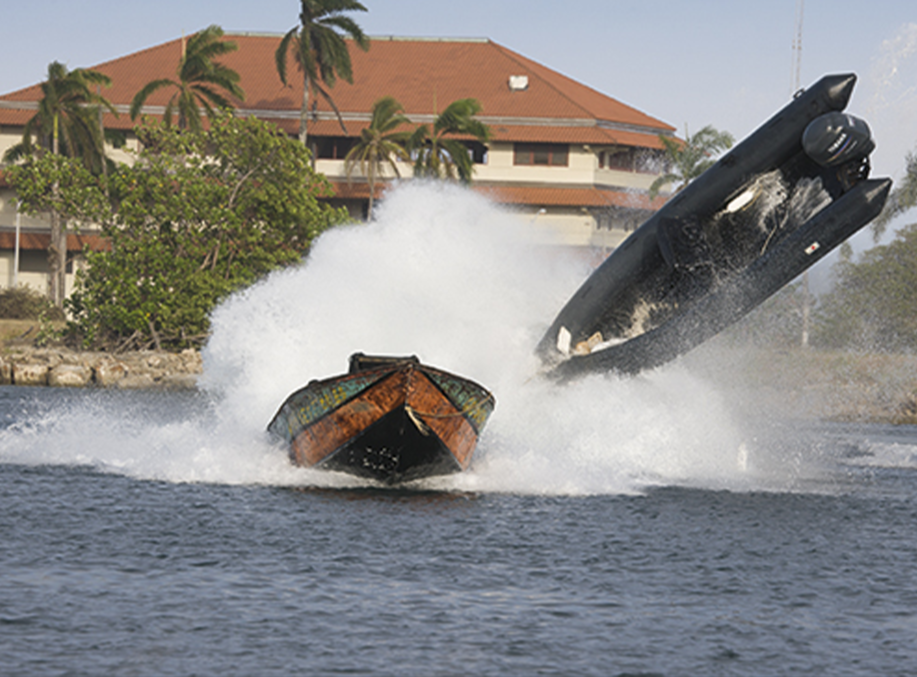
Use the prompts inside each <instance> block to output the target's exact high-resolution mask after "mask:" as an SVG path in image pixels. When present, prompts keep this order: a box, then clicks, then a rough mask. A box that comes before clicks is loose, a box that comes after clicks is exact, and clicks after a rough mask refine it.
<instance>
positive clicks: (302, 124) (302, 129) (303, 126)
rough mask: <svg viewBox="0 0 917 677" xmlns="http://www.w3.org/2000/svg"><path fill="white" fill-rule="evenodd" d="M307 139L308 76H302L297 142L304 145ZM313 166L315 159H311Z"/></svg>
mask: <svg viewBox="0 0 917 677" xmlns="http://www.w3.org/2000/svg"><path fill="white" fill-rule="evenodd" d="M308 137H309V75H308V74H304V75H303V76H302V106H301V107H300V108H299V142H300V143H301V144H302V145H304V146H305V145H306V140H307V139H308ZM312 163H313V165H314V164H315V158H314V157H313V158H312Z"/></svg>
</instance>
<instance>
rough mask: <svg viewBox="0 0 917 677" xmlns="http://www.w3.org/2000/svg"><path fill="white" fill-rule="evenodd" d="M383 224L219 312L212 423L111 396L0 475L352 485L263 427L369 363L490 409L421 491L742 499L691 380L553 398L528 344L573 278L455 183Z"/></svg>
mask: <svg viewBox="0 0 917 677" xmlns="http://www.w3.org/2000/svg"><path fill="white" fill-rule="evenodd" d="M377 215H378V220H377V221H375V222H373V223H370V224H367V225H355V226H350V227H346V228H339V229H335V230H332V231H330V232H328V233H326V234H325V235H323V236H322V237H321V238H320V239H319V241H318V242H317V243H316V245H315V247H314V248H313V251H312V253H311V255H310V256H309V258H308V260H307V261H306V263H304V264H303V265H301V266H299V267H297V268H294V269H289V270H286V271H283V272H280V273H277V274H275V275H272V276H270V277H269V278H267V279H266V280H264V281H263V282H261V283H260V284H258V285H256V286H254V287H252V288H250V289H248V290H246V291H244V292H242V293H240V294H237V295H235V296H233V297H232V298H230V299H229V300H228V301H227V302H226V303H224V304H223V305H221V306H220V307H219V308H218V309H217V310H216V311H215V313H214V316H213V334H212V338H211V340H210V341H209V343H208V345H207V347H206V349H205V351H204V364H205V374H204V377H203V380H202V384H201V385H202V388H203V389H204V391H205V392H206V393H207V394H209V395H210V396H211V397H212V400H213V402H214V404H213V406H212V407H211V408H208V409H206V411H201V410H195V409H194V408H193V407H192V408H191V410H190V411H189V413H188V414H187V417H186V418H181V417H178V418H176V416H175V415H174V414H173V415H170V416H166V417H164V418H163V417H161V416H160V417H155V416H151V415H150V413H149V412H148V411H147V410H146V409H145V407H146V406H147V405H145V404H144V403H143V402H140V403H139V404H137V405H136V406H133V407H131V409H130V410H129V411H123V410H114V409H113V408H112V407H111V406H110V403H111V401H112V397H111V395H108V396H106V397H105V400H106V401H99V400H94V399H92V398H90V399H89V400H86V399H85V398H84V399H79V400H75V404H74V405H73V406H72V407H64V408H62V409H61V408H58V409H57V410H55V411H53V412H51V411H49V412H47V414H46V415H45V416H43V417H40V418H39V419H32V420H29V421H26V422H25V423H22V424H17V425H15V426H13V428H10V429H7V430H5V431H0V449H2V451H0V460H5V461H13V462H32V463H87V464H90V465H94V466H97V467H100V468H104V469H108V470H112V471H114V472H119V473H123V474H126V475H130V476H134V477H141V478H155V479H164V480H167V481H208V482H219V483H265V484H276V485H302V484H306V485H318V486H341V485H346V486H351V485H354V484H360V482H359V481H358V480H354V479H352V478H349V477H345V476H340V475H337V474H332V473H322V472H318V471H310V470H305V469H301V468H294V467H293V466H291V465H290V464H289V462H288V461H287V459H286V454H285V452H284V450H283V449H281V448H279V447H277V446H274V445H273V444H272V443H271V442H270V441H269V440H268V438H267V436H266V434H265V432H264V429H265V426H266V424H267V423H268V421H269V420H270V418H271V416H272V415H273V414H274V412H275V411H276V409H277V408H278V407H279V405H280V403H281V402H282V401H283V399H284V398H285V397H286V396H287V395H288V394H289V393H290V392H291V391H293V390H295V389H296V388H298V387H300V386H302V385H303V384H305V383H306V382H308V381H309V380H311V379H313V378H323V377H327V376H331V375H334V374H337V373H341V372H343V371H345V370H346V368H347V361H348V357H349V355H350V354H351V353H353V352H356V351H363V352H367V353H382V354H396V355H408V354H415V355H417V356H418V357H420V358H421V359H422V360H423V361H424V362H427V363H429V364H432V365H434V366H437V367H441V368H443V369H446V370H449V371H453V372H455V373H457V374H461V375H463V376H467V377H469V378H472V379H474V380H476V381H479V382H480V383H482V384H484V385H485V386H487V387H488V388H489V389H490V390H492V391H493V392H494V393H495V395H496V399H497V407H496V410H495V412H494V414H493V416H492V417H491V420H490V422H489V423H488V426H487V428H486V430H485V432H484V435H483V436H482V438H481V440H480V442H479V445H478V449H477V452H476V454H475V459H474V461H473V463H472V467H471V470H470V471H469V472H466V473H464V474H461V475H454V476H448V477H444V478H437V479H435V480H432V481H428V482H427V483H425V484H424V486H431V487H434V488H443V489H456V490H468V491H484V492H518V493H536V494H571V495H582V494H601V493H630V492H634V491H639V490H641V489H642V488H643V487H645V486H647V485H654V484H689V485H692V486H707V487H711V486H713V487H718V488H719V487H734V488H739V487H742V486H745V485H746V481H747V475H746V473H745V470H744V469H743V467H742V464H741V463H740V462H739V457H738V450H739V448H740V446H741V444H742V441H743V439H742V434H741V431H740V430H739V429H738V428H737V426H736V425H735V423H734V421H733V418H732V415H731V413H730V410H729V406H728V403H727V402H725V401H724V399H723V397H722V396H721V395H720V394H719V393H717V392H716V390H715V389H714V388H713V387H712V386H710V385H708V384H705V383H704V382H703V381H701V380H700V379H698V378H696V377H693V376H691V375H690V374H689V373H688V372H687V371H686V370H685V369H684V368H682V367H679V366H677V365H675V366H670V367H668V368H666V369H662V370H658V371H656V372H653V373H651V374H649V375H647V376H643V377H639V378H632V379H618V378H616V377H610V376H600V375H596V376H591V377H588V378H584V379H582V380H580V381H577V382H574V383H571V384H567V385H562V386H561V385H557V384H555V383H553V382H550V381H548V380H546V379H545V378H543V377H542V376H541V375H540V374H539V363H538V361H537V360H536V358H535V357H534V356H533V350H534V346H535V344H536V342H537V341H538V339H539V338H540V336H541V334H542V333H543V332H544V331H545V329H546V328H547V325H548V323H549V322H550V320H551V319H552V318H553V316H554V315H555V314H556V313H557V311H558V309H559V308H560V306H561V305H562V304H563V303H564V302H565V301H566V299H567V298H569V296H570V294H571V293H572V292H573V291H574V290H575V288H576V287H577V286H578V285H579V284H580V283H581V281H582V279H583V278H584V277H585V275H586V274H587V273H588V271H587V270H586V269H585V268H584V266H583V264H581V263H578V262H576V261H575V260H570V259H565V258H564V257H563V256H562V255H560V254H558V253H557V251H548V250H546V249H544V248H541V249H539V248H537V247H536V246H535V245H533V244H532V243H531V242H530V241H529V239H528V233H527V231H526V230H525V224H524V223H523V222H522V221H521V220H520V219H518V218H516V217H515V216H514V215H512V214H508V213H506V212H504V211H502V210H500V209H498V208H496V207H495V206H493V205H492V204H491V203H489V202H488V201H486V200H485V199H483V198H482V197H480V196H477V195H476V194H474V193H472V192H471V191H468V190H465V189H462V188H459V187H456V186H451V185H444V184H421V183H415V182H412V183H410V184H406V185H403V186H401V187H399V188H397V189H395V190H393V191H391V192H390V194H389V195H388V196H387V199H386V200H385V202H384V204H383V205H381V206H380V208H379V209H378V212H377ZM102 395H103V393H99V396H100V397H101V396H102ZM161 397H163V398H166V400H168V398H169V397H170V395H169V394H162V395H161ZM171 397H173V398H175V397H176V396H175V395H172V396H171ZM140 399H141V400H142V398H140ZM106 402H107V403H106ZM173 407H174V404H173Z"/></svg>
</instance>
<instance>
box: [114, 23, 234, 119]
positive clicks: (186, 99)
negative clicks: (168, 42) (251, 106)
mask: <svg viewBox="0 0 917 677" xmlns="http://www.w3.org/2000/svg"><path fill="white" fill-rule="evenodd" d="M222 37H223V29H222V28H220V27H219V26H209V27H208V28H205V29H204V30H202V31H201V32H200V33H196V34H194V35H192V36H191V37H190V38H189V39H188V42H187V44H185V43H184V42H183V43H182V55H181V59H180V60H179V62H178V68H177V69H176V72H175V74H176V76H177V79H176V80H171V79H169V78H162V79H159V80H153V81H152V82H149V83H147V84H146V86H144V88H143V89H141V90H140V91H139V92H137V94H135V95H134V99H133V101H131V110H130V113H131V120H136V119H137V116H138V115H139V114H140V111H141V109H142V108H143V104H144V103H145V102H146V100H147V98H149V96H150V95H151V94H152V93H153V92H155V91H156V90H158V89H161V88H163V87H175V88H176V89H177V90H178V91H177V92H175V93H174V94H173V95H172V98H170V99H169V103H168V104H167V105H166V110H165V113H164V114H163V120H164V121H165V123H166V125H171V124H172V116H173V115H174V114H175V113H176V111H177V112H178V128H179V129H193V130H195V131H199V130H200V129H201V108H203V109H204V112H205V113H206V115H207V117H212V116H213V109H214V107H217V108H232V104H231V103H230V102H229V100H228V99H227V98H226V97H225V96H224V95H223V94H222V93H220V91H219V90H220V89H222V90H224V91H226V92H228V93H229V94H231V95H232V96H234V97H236V98H237V99H244V98H245V92H243V91H242V88H241V87H239V74H238V73H236V72H235V71H234V70H233V69H231V68H228V67H227V66H224V65H222V64H220V63H217V62H216V61H214V58H216V57H218V56H222V55H224V54H228V53H229V52H234V51H236V49H238V47H239V46H238V45H237V44H236V43H235V42H226V41H223V40H221V39H220V38H222Z"/></svg>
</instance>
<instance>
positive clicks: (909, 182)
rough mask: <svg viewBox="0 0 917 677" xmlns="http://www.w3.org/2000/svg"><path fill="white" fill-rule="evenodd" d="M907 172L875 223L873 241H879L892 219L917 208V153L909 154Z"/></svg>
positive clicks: (897, 184) (906, 159) (906, 161)
mask: <svg viewBox="0 0 917 677" xmlns="http://www.w3.org/2000/svg"><path fill="white" fill-rule="evenodd" d="M905 164H906V166H907V170H906V172H905V175H904V178H903V179H901V180H900V181H898V182H897V183H896V184H895V189H894V190H893V191H892V192H891V194H890V195H889V196H888V201H887V202H886V203H885V208H884V209H883V210H882V213H881V214H879V217H878V218H877V219H876V220H875V221H874V222H873V224H872V226H871V228H872V235H873V239H874V240H876V241H878V240H879V239H880V238H881V237H882V236H883V235H884V234H885V229H886V228H887V227H888V224H889V223H890V222H891V221H892V219H894V218H896V217H898V216H900V215H901V214H904V213H905V212H906V211H908V210H910V209H911V208H912V207H914V206H917V153H908V154H907V157H906V158H905Z"/></svg>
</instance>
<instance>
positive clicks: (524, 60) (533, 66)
mask: <svg viewBox="0 0 917 677" xmlns="http://www.w3.org/2000/svg"><path fill="white" fill-rule="evenodd" d="M492 44H493V45H494V46H495V47H496V48H497V49H499V50H501V51H502V52H503V53H504V54H505V55H506V56H507V57H508V58H510V59H511V60H513V61H515V62H516V63H519V64H520V65H521V66H524V67H526V68H528V69H530V70H532V71H536V72H537V71H548V72H550V73H551V74H552V75H553V76H556V77H560V78H563V79H564V80H565V81H567V82H568V83H570V84H571V85H573V86H575V87H582V88H584V89H587V90H589V91H590V92H592V93H593V94H595V95H597V96H600V97H602V98H604V99H608V100H609V101H613V102H614V103H615V104H617V105H619V106H622V107H623V108H626V109H628V110H630V111H633V112H634V113H636V114H637V115H640V116H641V117H643V118H646V119H647V120H652V121H653V122H655V123H658V125H659V126H660V127H662V128H666V129H671V130H672V131H673V132H674V130H675V127H673V126H672V125H670V124H668V123H666V122H663V121H662V120H659V119H658V118H655V117H653V116H651V115H649V114H647V113H644V112H643V111H642V110H640V109H638V108H634V107H633V106H631V105H629V104H626V103H624V102H623V101H620V100H618V99H616V98H614V97H613V96H609V95H608V94H605V93H604V92H601V91H599V90H597V89H596V88H595V87H591V86H590V85H587V84H585V83H583V82H580V81H579V80H574V79H573V78H571V77H570V76H568V75H564V74H563V73H561V72H560V71H556V70H554V69H552V68H549V67H548V66H545V65H543V64H540V63H538V62H537V61H535V60H533V59H530V58H528V57H527V56H524V55H522V54H519V53H518V52H514V51H513V50H511V49H509V48H508V47H504V46H503V45H500V44H499V43H496V42H493V43H492ZM538 78H539V79H540V80H541V81H542V82H544V83H545V84H547V85H548V86H549V87H550V88H551V89H552V90H553V91H554V92H556V93H557V94H558V95H560V96H561V97H563V98H564V99H565V100H566V101H568V102H570V103H571V104H573V105H574V106H576V107H577V108H579V109H580V110H582V111H584V112H585V113H586V114H587V116H588V117H590V118H592V119H593V120H595V121H596V122H599V121H606V122H615V121H614V120H609V119H608V118H607V117H603V116H602V115H600V114H598V113H595V112H593V111H592V110H590V109H588V108H586V107H585V106H584V105H583V104H582V103H580V102H579V101H577V100H576V99H574V98H572V97H571V96H569V95H568V94H567V93H566V92H564V91H563V90H561V89H560V88H559V87H557V86H556V85H555V84H554V83H552V82H551V81H550V80H548V79H547V78H545V77H544V76H543V75H541V73H539V74H538ZM647 126H648V125H647Z"/></svg>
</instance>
